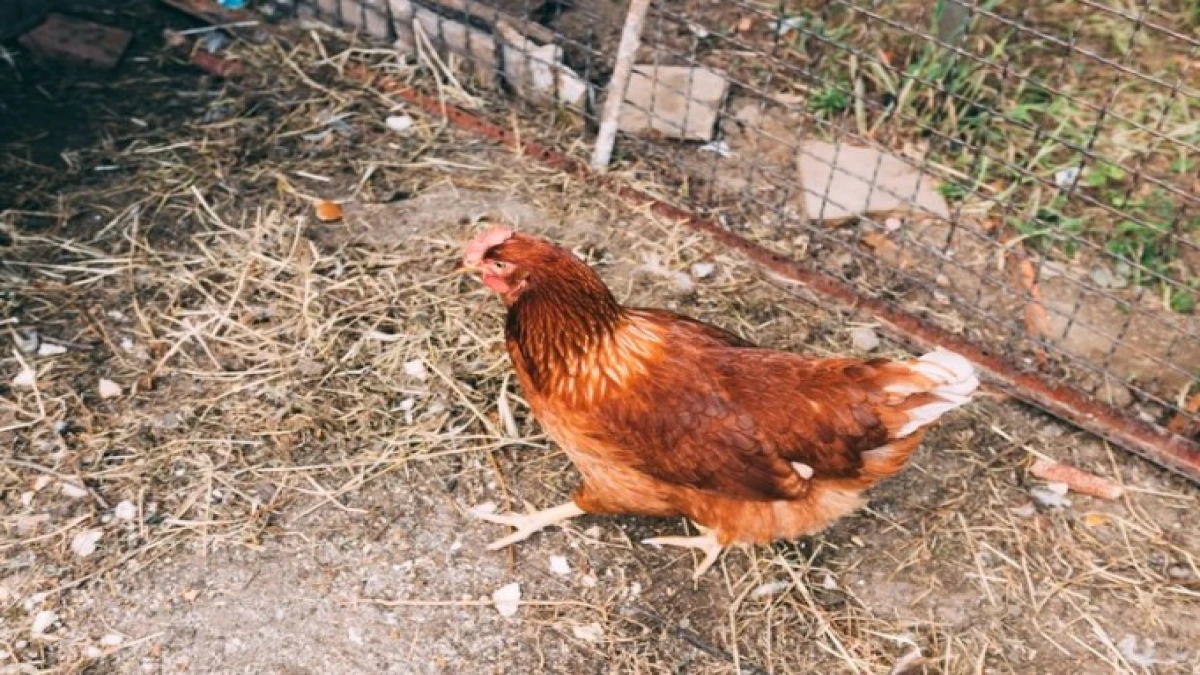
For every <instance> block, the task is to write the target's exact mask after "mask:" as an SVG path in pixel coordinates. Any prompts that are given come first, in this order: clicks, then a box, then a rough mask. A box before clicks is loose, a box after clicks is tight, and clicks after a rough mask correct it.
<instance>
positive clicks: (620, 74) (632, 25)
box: [592, 0, 650, 171]
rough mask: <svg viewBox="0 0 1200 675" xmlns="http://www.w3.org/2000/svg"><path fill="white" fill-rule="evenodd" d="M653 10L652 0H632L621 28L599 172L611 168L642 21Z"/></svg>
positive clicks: (595, 163)
mask: <svg viewBox="0 0 1200 675" xmlns="http://www.w3.org/2000/svg"><path fill="white" fill-rule="evenodd" d="M649 9H650V0H630V3H629V13H628V14H626V15H625V28H624V29H622V30H621V44H620V45H619V46H618V47H617V63H616V67H615V68H613V74H612V77H611V78H610V79H609V81H608V92H607V93H606V94H605V96H604V109H603V110H602V111H601V112H600V132H599V133H598V134H597V135H596V148H595V150H594V151H593V152H592V169H594V170H596V171H604V170H605V169H607V168H608V162H609V161H610V160H611V159H612V151H613V145H614V144H615V143H616V142H617V125H618V124H619V123H620V120H621V104H622V103H623V102H624V100H625V88H626V87H628V86H629V78H630V76H631V75H632V74H633V61H634V59H635V58H636V57H637V50H638V46H639V45H641V42H642V24H643V23H645V21H646V12H647V11H648V10H649Z"/></svg>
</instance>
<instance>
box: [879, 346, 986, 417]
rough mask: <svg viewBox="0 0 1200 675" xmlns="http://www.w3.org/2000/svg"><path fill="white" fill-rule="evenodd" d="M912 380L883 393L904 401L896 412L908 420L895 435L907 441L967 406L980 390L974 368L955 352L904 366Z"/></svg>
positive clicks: (932, 354) (936, 354) (943, 352)
mask: <svg viewBox="0 0 1200 675" xmlns="http://www.w3.org/2000/svg"><path fill="white" fill-rule="evenodd" d="M903 365H904V366H905V368H906V370H908V371H909V373H908V374H909V376H908V377H905V378H902V379H900V380H899V381H896V382H893V383H890V384H888V385H885V386H884V391H886V392H888V393H889V394H892V395H894V396H897V397H898V398H901V399H902V400H901V401H897V403H898V405H897V406H896V408H898V409H899V410H901V411H903V412H904V413H905V419H904V421H903V423H902V424H901V425H900V426H899V428H898V429H895V430H894V431H893V437H894V438H898V439H899V438H906V437H908V436H910V435H911V434H912V433H913V432H915V431H917V430H918V429H923V428H925V427H927V426H929V425H930V424H933V423H934V422H936V421H937V420H938V418H940V417H941V416H942V415H944V414H946V413H947V412H950V411H951V410H954V409H955V408H957V407H959V406H962V405H964V404H966V403H968V402H969V401H970V400H971V395H972V394H974V393H975V390H976V389H977V388H978V387H979V377H978V376H977V375H976V373H975V366H973V365H971V362H970V361H968V360H966V359H965V358H963V357H962V356H960V355H958V354H955V353H954V352H950V351H946V350H944V349H938V350H935V351H932V352H929V353H928V354H926V355H924V356H922V357H921V358H919V359H917V360H915V361H909V362H908V363H905V364H903Z"/></svg>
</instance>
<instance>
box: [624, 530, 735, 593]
mask: <svg viewBox="0 0 1200 675" xmlns="http://www.w3.org/2000/svg"><path fill="white" fill-rule="evenodd" d="M700 531H701V532H703V533H704V534H701V535H700V536H698V537H652V538H650V539H643V540H642V543H643V544H650V545H651V546H654V547H658V548H661V547H663V546H680V547H683V548H694V549H699V550H701V551H704V560H701V561H700V564H699V565H697V566H696V571H695V572H693V573H692V580H693V581H694V580H696V579H699V578H700V577H701V576H703V575H704V573H705V572H707V571H708V568H710V567H712V566H713V563H715V562H717V558H719V557H720V556H721V551H723V550H725V547H724V546H722V545H721V543H720V542H719V541H718V540H717V533H716V532H715V531H713V530H709V529H707V528H701V530H700Z"/></svg>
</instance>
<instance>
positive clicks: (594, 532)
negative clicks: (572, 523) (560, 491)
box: [583, 525, 602, 539]
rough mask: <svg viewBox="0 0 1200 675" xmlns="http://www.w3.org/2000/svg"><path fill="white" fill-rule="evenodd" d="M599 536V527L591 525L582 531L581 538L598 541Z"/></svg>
mask: <svg viewBox="0 0 1200 675" xmlns="http://www.w3.org/2000/svg"><path fill="white" fill-rule="evenodd" d="M601 534H602V532H601V530H600V526H599V525H593V526H591V527H589V528H588V529H586V530H584V531H583V536H585V537H587V538H588V539H599V538H600V535H601Z"/></svg>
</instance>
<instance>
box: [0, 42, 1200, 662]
mask: <svg viewBox="0 0 1200 675" xmlns="http://www.w3.org/2000/svg"><path fill="white" fill-rule="evenodd" d="M114 20H115V19H114ZM335 44H336V43H335V42H333V41H331V38H329V37H328V36H322V35H320V34H316V33H314V34H309V35H307V36H304V37H303V39H301V40H298V41H297V43H296V45H295V46H293V47H289V48H284V47H280V46H277V45H274V44H267V45H263V46H258V47H252V46H250V45H245V44H239V45H237V46H236V50H237V53H238V55H239V56H240V57H241V58H242V59H243V61H244V62H245V63H246V64H247V66H248V71H249V74H248V75H247V76H246V77H245V79H243V80H240V81H235V82H221V81H217V80H210V79H207V78H204V77H202V76H201V75H199V74H198V73H196V72H194V71H192V70H190V69H188V68H186V67H183V66H181V65H180V63H179V60H178V57H177V56H172V55H171V54H170V53H169V52H168V51H167V50H166V48H165V47H164V46H163V45H162V44H161V43H159V42H158V41H156V39H155V36H154V34H153V32H152V31H143V32H141V33H139V42H138V43H137V44H136V45H135V51H134V53H133V54H132V56H133V59H131V60H130V61H129V62H128V63H126V65H124V66H123V67H122V70H121V71H119V72H118V73H116V74H115V75H113V76H111V77H109V78H107V79H103V80H101V78H100V77H99V76H95V75H89V74H75V73H62V72H55V71H50V72H43V71H38V70H37V68H36V67H35V66H33V65H31V64H29V63H27V62H25V61H24V60H20V61H18V68H17V69H15V71H11V72H10V71H6V72H5V75H4V77H5V78H12V77H15V76H14V74H13V72H19V73H21V77H23V78H25V79H24V80H23V82H25V83H29V82H31V81H33V80H32V79H31V78H33V77H34V76H35V75H42V76H46V75H50V76H53V77H54V78H56V79H54V80H53V83H52V85H50V89H51V90H52V91H53V92H54V94H55V97H54V98H55V99H56V100H58V101H69V100H74V101H76V102H80V103H83V104H86V105H87V106H89V108H90V109H91V110H92V111H94V112H95V113H96V117H95V118H94V119H93V121H92V123H91V125H90V126H91V127H92V129H91V130H90V131H91V132H92V133H87V134H80V135H79V136H78V137H72V138H69V139H66V140H64V139H61V138H54V137H52V136H47V137H46V139H45V140H44V141H36V140H35V139H32V138H31V137H21V138H17V139H11V138H10V139H6V140H5V144H4V146H3V148H2V152H3V157H0V162H3V164H0V178H2V179H0V205H2V206H0V227H2V232H3V236H2V237H0V260H2V261H3V262H0V307H2V308H3V311H2V313H0V317H2V318H0V321H2V322H3V323H0V330H2V331H3V334H4V337H3V341H4V342H5V345H4V346H5V349H4V350H3V352H2V353H0V488H2V494H3V496H2V498H0V504H2V508H0V512H2V515H0V523H2V527H3V541H0V550H2V551H3V554H4V555H3V563H2V567H0V570H2V572H0V672H3V673H5V674H7V673H10V672H11V673H26V672H88V673H108V672H120V673H126V672H148V673H208V672H229V673H374V672H395V673H463V672H470V673H475V672H481V673H527V672H548V673H573V672H596V673H689V674H690V673H733V672H750V673H763V672H766V673H780V674H782V673H805V672H821V673H881V674H882V673H888V672H889V671H890V670H891V669H892V668H893V666H894V665H895V664H896V662H897V661H898V660H900V659H901V658H902V657H904V656H905V655H907V654H909V653H911V652H913V651H919V652H920V653H921V654H922V655H923V656H924V657H926V658H927V659H928V660H929V661H928V667H929V670H928V672H943V673H964V674H965V673H1060V672H1071V673H1111V672H1122V673H1124V672H1130V673H1136V672H1154V673H1195V672H1200V671H1197V670H1196V666H1195V665H1194V664H1195V663H1197V662H1200V654H1198V653H1197V646H1196V636H1197V635H1200V561H1198V554H1200V535H1198V534H1197V532H1196V530H1195V528H1194V527H1193V522H1192V521H1193V520H1194V517H1192V514H1194V513H1195V511H1196V509H1197V507H1198V506H1200V503H1198V502H1200V491H1197V489H1196V488H1195V486H1192V485H1189V484H1187V483H1185V482H1184V481H1182V480H1180V479H1178V478H1176V477H1173V476H1170V475H1167V474H1165V473H1164V472H1162V471H1160V470H1158V469H1156V468H1154V467H1151V466H1149V465H1147V464H1145V463H1143V462H1141V461H1139V460H1136V459H1133V458H1131V457H1130V456H1129V455H1127V454H1125V453H1124V452H1123V451H1121V450H1120V449H1118V448H1111V447H1108V446H1106V445H1105V444H1103V443H1101V442H1099V441H1097V440H1096V439H1094V438H1092V437H1090V436H1088V435H1086V434H1083V433H1080V432H1078V431H1075V430H1073V429H1070V428H1068V427H1065V426H1063V425H1061V424H1059V423H1057V422H1055V421H1054V420H1051V419H1048V418H1046V417H1044V416H1042V415H1040V414H1037V413H1034V412H1031V411H1029V410H1028V409H1026V408H1023V407H1022V406H1020V405H1018V404H1015V403H1011V402H1001V401H997V400H992V399H980V400H979V402H978V403H976V404H975V405H973V406H971V407H969V408H968V409H966V410H963V411H962V412H959V413H956V414H954V415H953V416H951V417H950V418H949V419H947V421H946V423H945V424H944V425H943V426H942V427H941V428H939V429H938V430H937V431H936V432H935V433H933V434H931V436H930V437H929V439H928V441H927V442H926V443H925V445H924V447H923V448H922V449H921V450H920V451H919V452H918V453H917V454H916V456H915V459H914V462H913V464H912V466H910V467H909V468H908V469H907V470H906V471H905V472H904V473H903V474H902V475H901V476H899V477H898V478H897V479H895V480H892V481H890V482H888V483H886V484H884V485H881V486H879V488H878V489H876V490H875V491H874V492H873V493H872V494H871V496H872V501H871V503H870V505H869V507H868V508H867V509H865V510H864V511H863V512H862V513H859V514H857V515H855V516H853V517H850V518H847V519H846V520H844V521H843V522H841V523H839V524H837V525H836V526H835V527H834V528H832V529H831V530H829V531H828V532H826V533H823V534H822V535H820V536H818V537H813V538H810V539H807V540H804V541H800V542H796V543H786V544H785V543H781V544H778V545H776V546H774V547H769V548H768V547H764V548H760V549H755V550H750V551H740V550H735V551H732V552H730V553H728V554H727V555H726V556H725V557H724V558H723V560H722V562H721V563H720V564H719V565H718V566H717V567H716V568H714V571H712V572H710V574H709V575H708V576H707V577H705V578H703V579H701V580H700V581H699V582H697V583H693V582H692V581H691V580H690V573H691V569H692V565H693V564H694V562H695V561H694V560H693V559H692V557H691V555H690V554H680V553H678V552H672V551H659V550H654V549H650V548H648V547H645V546H643V545H641V544H639V543H637V542H639V541H640V540H641V539H642V538H644V537H646V536H650V535H652V534H662V533H678V532H681V531H682V529H683V524H682V523H680V522H676V521H658V520H650V519H638V518H592V517H588V518H582V519H580V520H579V521H578V522H576V523H573V524H572V525H570V526H568V527H566V528H563V529H553V530H549V531H546V532H544V533H541V534H539V535H537V536H535V537H534V538H532V539H530V540H528V541H526V542H523V543H522V544H520V545H518V546H517V547H515V549H513V550H512V551H504V552H498V553H490V552H487V551H486V550H485V549H484V546H485V545H486V543H487V542H489V541H491V540H492V539H494V538H496V537H497V536H499V535H500V534H502V528H498V527H496V526H493V525H488V524H485V523H481V522H478V521H476V520H473V519H472V518H471V517H470V516H469V515H468V513H467V510H468V509H469V508H470V507H471V506H474V505H477V504H480V503H484V502H489V501H490V502H494V503H496V504H497V505H498V506H499V508H501V509H509V508H522V507H523V506H524V505H525V504H526V503H529V504H531V505H533V506H535V507H544V506H547V505H550V504H553V503H557V502H560V501H562V500H563V499H565V498H566V496H567V495H568V494H569V493H570V491H571V489H572V488H573V486H574V481H575V474H574V471H573V469H572V468H571V467H570V466H569V463H568V462H567V460H566V458H565V456H564V455H563V454H562V452H561V451H560V450H559V449H558V448H555V447H553V446H552V445H550V444H548V442H547V441H546V440H545V438H544V437H543V436H542V434H541V431H540V429H539V428H538V427H537V425H536V423H535V422H534V421H533V420H532V419H530V418H529V417H528V415H527V411H526V409H525V407H524V404H523V402H522V400H521V398H520V392H519V391H518V390H517V388H516V386H515V384H514V383H513V381H512V377H511V375H510V368H509V365H508V363H507V359H506V357H505V355H504V353H503V348H502V343H501V339H500V331H501V322H502V311H501V309H500V307H499V306H498V304H497V303H496V302H495V301H494V299H492V298H490V297H488V295H487V294H486V293H485V292H484V291H483V290H482V289H481V288H480V287H479V286H478V284H476V283H474V282H473V281H472V280H470V279H466V278H463V277H460V276H458V275H455V274H453V272H452V269H453V266H454V264H455V263H456V262H457V256H458V254H459V250H460V247H461V244H462V242H463V240H464V239H465V238H467V237H469V236H470V234H471V233H472V232H473V231H474V228H475V227H476V226H475V224H474V221H475V219H477V218H478V217H480V216H482V215H485V214H488V215H490V216H492V217H494V218H498V219H501V220H504V221H507V222H511V223H513V224H515V225H517V226H518V227H521V228H523V229H529V230H532V231H535V232H539V233H542V234H545V235H547V236H551V237H553V238H555V239H556V240H559V241H562V242H564V243H566V244H568V245H570V246H572V247H573V248H574V250H575V251H576V252H577V253H578V254H579V255H581V256H583V257H584V258H585V259H587V260H588V261H589V262H591V263H593V264H595V265H596V266H597V267H598V269H599V270H600V271H601V273H602V274H603V276H604V277H605V279H606V280H607V281H608V282H609V283H610V284H611V285H612V287H613V289H614V291H615V292H616V293H617V294H618V296H619V297H621V298H622V299H624V300H627V301H629V302H633V303H639V304H652V305H658V306H665V307H670V308H675V309H680V310H683V311H686V312H687V313H689V314H692V315H695V316H698V317H700V318H703V319H705V320H709V321H713V322H715V323H718V324H720V325H722V326H724V327H726V328H729V329H731V330H734V331H736V332H738V333H740V334H742V335H745V336H747V337H749V338H752V339H754V340H756V341H759V342H761V343H763V344H768V345H771V346H774V347H780V348H786V349H795V350H801V351H804V352H807V353H810V354H813V355H817V356H822V355H834V354H855V353H861V352H857V351H856V349H855V347H854V344H853V342H852V340H851V338H850V331H851V329H853V328H854V327H856V326H859V325H862V323H863V321H864V319H863V317H858V316H855V315H853V314H850V313H847V312H843V311H841V310H839V309H838V308H835V307H829V306H826V305H824V304H822V303H820V302H813V300H812V298H811V297H810V296H808V295H807V294H806V292H805V291H804V290H803V289H797V288H794V287H789V286H786V285H781V284H779V283H778V282H776V281H773V280H771V279H769V278H767V277H765V276H764V275H763V274H761V273H760V272H759V271H758V270H757V269H756V268H754V267H753V266H751V265H750V264H748V263H747V262H746V261H745V260H743V259H741V258H740V257H738V256H735V255H732V254H729V253H728V252H725V251H722V250H721V249H720V248H719V247H717V246H716V245H714V244H713V243H712V242H711V241H709V240H707V239H705V238H703V237H700V236H697V235H695V234H692V233H691V232H689V231H687V230H686V229H684V228H681V227H679V226H677V225H676V224H674V223H670V222H665V221H661V220H659V219H656V218H655V217H653V216H650V215H648V214H646V213H644V212H643V211H640V210H635V209H631V208H630V207H628V205H626V204H625V203H624V202H622V201H620V200H619V199H617V198H616V197H614V196H612V195H611V194H608V193H606V192H602V191H599V190H597V189H595V188H594V187H592V186H589V185H587V184H583V183H580V182H579V181H577V180H575V179H573V178H571V177H569V176H566V175H562V174H558V173H555V172H553V171H549V170H547V169H545V168H544V167H542V166H539V165H537V164H534V163H531V162H527V161H525V160H523V159H520V158H518V157H515V156H514V155H513V154H511V153H510V152H508V151H505V150H501V149H498V148H496V147H493V146H491V145H489V144H487V143H485V142H482V141H480V140H479V139H478V138H475V137H471V136H467V135H462V134H459V133H457V132H454V131H452V130H450V129H448V128H446V127H445V126H444V125H443V124H442V123H441V121H440V120H438V119H433V118H429V117H426V116H424V115H421V114H419V113H417V112H416V111H413V110H407V109H405V108H403V106H400V105H398V104H396V103H395V102H390V101H387V100H386V99H385V98H383V97H380V96H377V95H375V94H373V93H371V92H364V91H361V90H359V89H356V88H355V87H353V86H352V85H350V84H348V83H347V82H346V81H345V80H343V79H340V78H338V77H337V76H336V69H338V68H340V67H342V66H343V65H344V64H345V63H346V62H347V61H353V60H356V59H362V58H366V57H369V56H370V55H364V54H362V53H356V52H340V51H338V50H337V49H336V48H335ZM17 56H18V57H20V55H17ZM372 65H373V66H374V67H378V68H381V69H385V70H387V71H389V72H392V73H393V74H395V75H397V76H398V77H408V76H411V75H412V72H411V70H408V71H406V70H405V69H404V67H403V66H400V65H398V64H394V63H390V62H386V61H385V62H378V61H375V62H372ZM99 81H103V83H104V84H105V85H106V86H108V87H110V88H109V89H107V90H101V89H100V88H98V87H97V86H96V83H97V82H99ZM10 84H13V83H12V82H9V81H0V85H10ZM16 86H17V85H14V87H16ZM43 86H45V85H43ZM31 87H32V85H28V84H26V85H22V86H21V87H20V88H19V89H14V90H17V91H19V92H21V94H19V95H17V96H14V98H13V99H11V100H13V101H16V102H18V103H19V102H20V101H23V100H26V99H25V98H23V96H24V95H31ZM160 103H163V104H164V105H165V106H166V107H160V105H159V104H160ZM32 110H34V112H26V113H21V108H20V107H19V105H12V106H10V107H9V108H8V111H7V112H8V114H14V115H22V114H24V115H25V118H24V119H25V123H26V127H25V128H27V129H32V128H36V126H37V124H36V115H38V114H42V113H40V112H37V110H38V109H32ZM397 114H408V115H410V116H412V117H413V118H414V121H415V125H414V126H413V128H412V129H411V130H410V131H409V132H407V133H403V134H398V133H396V132H394V131H391V130H389V129H388V128H387V127H386V126H385V125H384V123H383V120H384V119H385V117H386V116H388V115H397ZM38 142H43V143H44V144H48V143H54V144H57V145H56V147H51V146H49V145H42V146H37V147H39V148H41V150H40V151H36V152H35V151H33V150H30V149H29V147H30V145H31V144H36V143H38ZM98 167H116V168H115V169H112V168H100V169H99V170H98ZM316 197H324V198H329V199H337V200H339V201H345V202H346V204H345V217H344V218H343V219H342V220H341V221H340V222H337V223H320V222H318V221H317V220H316V218H315V217H314V215H313V208H312V200H313V199H314V198H316ZM698 262H710V263H713V265H714V268H713V272H712V273H711V274H701V273H700V271H699V268H695V267H694V265H695V263H698ZM35 332H36V337H35V335H34V333H35ZM35 341H36V342H35ZM43 345H54V346H57V347H61V348H62V349H61V350H60V349H57V348H54V349H44V348H43ZM39 350H40V351H41V352H42V353H41V354H40V355H39ZM873 353H875V354H882V355H894V356H901V355H903V352H901V351H900V350H899V349H898V348H897V347H895V345H893V344H891V343H890V342H888V341H887V340H886V336H885V340H884V342H883V344H882V345H881V346H880V347H879V348H877V349H876V350H874V352H873ZM25 371H32V372H33V373H34V375H33V384H32V386H29V385H28V380H27V379H25V380H22V379H21V377H20V376H21V375H22V373H24V372H25ZM102 381H108V382H109V384H102ZM113 384H115V385H116V386H118V387H119V388H120V391H119V393H114V391H113V390H112V385H113ZM506 410H507V411H510V412H509V413H507V414H506V413H505V412H504V411H506ZM1035 457H1050V458H1054V459H1059V460H1062V461H1066V462H1070V463H1073V464H1076V465H1078V466H1083V467H1087V468H1089V469H1091V470H1093V471H1095V472H1097V473H1100V474H1102V475H1105V476H1108V477H1110V478H1112V479H1114V480H1116V481H1117V482H1119V483H1121V484H1122V485H1124V486H1125V487H1126V490H1127V496H1126V497H1124V498H1122V499H1121V500H1118V501H1115V502H1101V501H1097V500H1093V499H1091V498H1087V497H1081V496H1078V495H1073V494H1072V495H1069V499H1070V504H1069V505H1060V506H1058V507H1053V506H1047V505H1043V504H1034V502H1033V500H1032V496H1031V490H1032V489H1034V488H1038V487H1040V484H1039V482H1038V481H1037V480H1036V479H1033V478H1032V477H1031V476H1029V475H1028V473H1027V471H1026V467H1027V465H1028V464H1029V462H1030V461H1031V460H1032V459H1033V458H1035ZM513 583H516V584H519V587H520V592H521V603H522V604H521V605H520V607H519V609H518V610H517V612H516V613H515V614H514V615H513V616H503V615H501V614H500V613H499V612H498V610H497V608H496V607H495V606H494V603H493V602H492V600H491V596H492V594H493V593H494V592H495V591H497V590H498V589H500V588H502V587H504V586H506V585H508V584H513Z"/></svg>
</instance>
